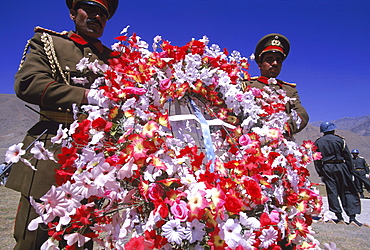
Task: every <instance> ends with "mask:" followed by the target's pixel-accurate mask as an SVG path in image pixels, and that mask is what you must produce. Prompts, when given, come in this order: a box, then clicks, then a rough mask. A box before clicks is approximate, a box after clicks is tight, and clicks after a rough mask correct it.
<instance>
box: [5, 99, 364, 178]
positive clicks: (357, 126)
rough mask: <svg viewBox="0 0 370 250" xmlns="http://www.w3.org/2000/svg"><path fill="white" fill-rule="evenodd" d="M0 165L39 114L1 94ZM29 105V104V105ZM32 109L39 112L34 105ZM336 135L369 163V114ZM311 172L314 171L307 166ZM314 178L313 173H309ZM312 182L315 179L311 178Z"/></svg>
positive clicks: (312, 132)
mask: <svg viewBox="0 0 370 250" xmlns="http://www.w3.org/2000/svg"><path fill="white" fill-rule="evenodd" d="M0 103H2V105H1V106H0V121H1V126H0V162H2V161H3V160H4V155H5V152H6V150H7V149H8V147H9V146H11V145H13V144H16V143H19V142H22V140H23V137H24V134H25V132H26V131H27V130H28V129H29V128H30V127H31V126H32V125H33V124H34V123H35V122H36V121H37V120H38V114H37V113H35V112H34V111H32V110H31V109H29V108H27V107H26V106H25V103H24V102H22V101H20V100H19V99H18V98H17V97H16V96H15V95H12V94H0ZM31 106H32V105H31ZM32 107H33V108H36V109H38V108H37V107H35V106H32ZM333 122H334V123H335V124H336V125H337V127H338V129H337V133H338V134H339V135H341V136H343V137H345V138H346V141H347V144H348V147H349V149H354V148H357V149H358V150H360V154H361V155H362V156H364V157H365V159H366V160H367V162H368V163H370V115H368V116H361V117H352V118H351V117H345V118H341V119H338V120H336V121H333ZM320 124H321V121H319V122H311V123H310V124H309V125H308V126H307V127H306V128H305V129H304V130H303V131H301V132H300V133H299V134H298V135H296V140H297V142H299V143H301V142H303V141H304V140H311V141H315V140H316V139H317V138H319V137H320V136H321V134H320V131H319V126H320ZM310 168H311V169H312V170H313V168H312V167H310ZM311 174H312V176H313V177H314V176H315V171H311ZM314 179H315V180H314V181H317V178H315V177H314Z"/></svg>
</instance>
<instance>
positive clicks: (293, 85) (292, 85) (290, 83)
mask: <svg viewBox="0 0 370 250" xmlns="http://www.w3.org/2000/svg"><path fill="white" fill-rule="evenodd" d="M278 81H279V82H281V83H282V84H286V85H289V86H291V87H294V88H295V87H296V86H297V84H296V83H292V82H284V81H282V80H278Z"/></svg>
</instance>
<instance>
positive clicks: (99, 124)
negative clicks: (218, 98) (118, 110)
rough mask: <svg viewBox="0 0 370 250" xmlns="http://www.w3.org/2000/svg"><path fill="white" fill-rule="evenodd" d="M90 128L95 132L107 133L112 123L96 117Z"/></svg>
mask: <svg viewBox="0 0 370 250" xmlns="http://www.w3.org/2000/svg"><path fill="white" fill-rule="evenodd" d="M91 126H92V127H93V128H94V129H96V130H99V131H104V132H109V131H110V129H111V127H112V122H108V121H106V120H105V119H103V118H101V117H98V118H96V119H95V120H94V121H93V122H92V124H91Z"/></svg>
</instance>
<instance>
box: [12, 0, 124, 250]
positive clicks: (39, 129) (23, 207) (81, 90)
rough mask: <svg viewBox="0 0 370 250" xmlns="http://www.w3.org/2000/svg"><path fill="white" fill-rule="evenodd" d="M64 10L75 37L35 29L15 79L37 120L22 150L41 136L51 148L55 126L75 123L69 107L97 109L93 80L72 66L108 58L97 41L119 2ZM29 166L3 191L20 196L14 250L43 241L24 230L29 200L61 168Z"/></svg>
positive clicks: (70, 1) (75, 4)
mask: <svg viewBox="0 0 370 250" xmlns="http://www.w3.org/2000/svg"><path fill="white" fill-rule="evenodd" d="M66 4H67V7H68V9H69V10H70V18H71V19H72V20H73V21H74V23H75V31H70V32H66V31H65V32H61V33H58V32H54V31H50V30H46V29H43V28H40V27H37V28H35V35H34V36H33V38H31V39H30V40H29V42H28V44H27V46H26V49H25V54H24V56H23V58H22V62H21V65H20V68H19V71H18V72H17V74H16V76H15V85H14V89H15V93H16V94H17V96H18V97H19V98H20V99H22V100H23V101H25V102H28V103H31V104H36V105H38V106H39V107H40V114H41V116H40V121H39V122H38V123H37V124H35V125H34V126H33V127H32V128H31V129H30V130H29V131H28V132H27V135H26V137H25V139H24V141H23V143H24V149H25V148H26V147H27V146H28V145H30V144H31V143H32V142H33V141H34V140H35V139H36V138H37V137H39V135H40V134H43V132H44V131H46V133H44V134H43V135H42V137H41V138H40V140H41V141H43V142H44V143H45V147H46V148H49V147H51V146H52V143H51V141H50V138H52V137H53V136H54V135H55V134H56V131H57V129H58V127H59V124H63V125H64V126H66V127H68V126H69V125H70V124H71V123H72V122H73V121H74V119H73V114H72V105H74V104H76V105H77V106H80V105H82V104H96V103H91V101H89V100H90V99H93V94H94V91H90V90H89V88H90V85H91V84H92V83H93V82H94V78H96V76H94V75H93V74H91V75H89V74H86V75H84V74H82V73H81V72H79V71H78V70H77V69H76V64H77V63H79V61H80V60H81V59H82V58H84V57H85V58H88V60H89V61H90V62H94V61H95V60H98V62H99V64H103V63H107V62H108V59H109V58H110V53H111V50H110V49H109V48H107V47H105V46H104V45H102V43H101V42H100V41H99V40H98V38H99V37H101V35H102V34H103V31H104V28H105V25H106V22H107V21H108V20H109V19H110V18H111V17H112V16H113V14H114V13H115V11H116V9H117V6H118V0H89V1H84V0H66ZM28 50H29V51H28ZM27 52H28V53H27ZM81 74H82V75H81ZM76 77H79V78H81V77H86V78H85V79H86V80H87V81H86V82H87V83H86V84H85V85H81V84H79V83H78V81H76V82H75V81H73V79H75V78H76ZM55 157H56V155H55ZM31 164H32V165H33V166H35V168H36V169H37V171H33V170H32V169H31V168H30V167H28V166H26V165H25V164H23V163H21V162H19V163H17V164H14V165H13V167H12V172H11V174H10V176H9V179H8V182H7V185H6V186H7V187H8V188H11V189H14V190H16V191H19V192H20V193H21V199H20V203H19V207H18V211H17V216H16V220H15V230H14V237H15V240H16V242H17V244H16V246H15V249H21V250H25V249H40V246H41V245H42V244H43V242H44V241H46V240H47V238H48V235H47V230H45V229H44V228H41V226H39V229H37V230H36V231H29V230H28V229H27V226H28V224H29V222H30V221H31V220H32V219H34V218H36V217H38V216H39V215H38V214H37V213H36V212H35V210H34V209H33V207H32V206H31V205H30V202H29V197H30V196H32V197H33V198H34V199H39V198H40V197H42V196H43V195H44V194H45V193H46V192H47V191H48V190H49V189H50V188H51V186H52V185H55V170H56V169H58V168H59V166H60V165H59V164H57V163H55V162H53V161H37V160H36V159H32V160H31ZM90 243H91V241H90ZM89 248H92V243H91V244H90V246H89Z"/></svg>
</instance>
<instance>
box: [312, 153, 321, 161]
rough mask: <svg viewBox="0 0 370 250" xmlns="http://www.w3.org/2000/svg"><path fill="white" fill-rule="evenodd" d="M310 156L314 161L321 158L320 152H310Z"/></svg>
mask: <svg viewBox="0 0 370 250" xmlns="http://www.w3.org/2000/svg"><path fill="white" fill-rule="evenodd" d="M312 158H313V160H314V161H318V160H321V158H322V155H321V152H314V153H313V154H312Z"/></svg>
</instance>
